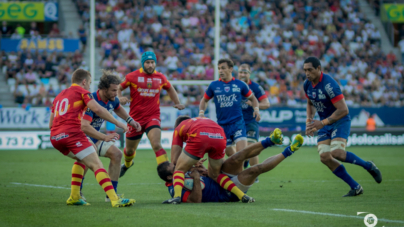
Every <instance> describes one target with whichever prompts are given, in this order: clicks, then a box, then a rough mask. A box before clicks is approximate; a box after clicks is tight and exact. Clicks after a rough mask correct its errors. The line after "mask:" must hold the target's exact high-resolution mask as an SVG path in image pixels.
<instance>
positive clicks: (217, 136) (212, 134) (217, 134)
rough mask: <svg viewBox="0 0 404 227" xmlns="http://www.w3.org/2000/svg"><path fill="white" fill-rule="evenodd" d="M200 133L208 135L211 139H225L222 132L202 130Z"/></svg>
mask: <svg viewBox="0 0 404 227" xmlns="http://www.w3.org/2000/svg"><path fill="white" fill-rule="evenodd" d="M199 135H201V136H208V137H209V138H211V139H223V136H222V134H220V133H210V132H200V133H199Z"/></svg>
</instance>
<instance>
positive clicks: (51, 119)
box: [49, 113, 55, 129]
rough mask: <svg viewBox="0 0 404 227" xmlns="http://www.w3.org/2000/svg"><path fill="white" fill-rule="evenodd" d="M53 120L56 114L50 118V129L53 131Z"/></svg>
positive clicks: (52, 114)
mask: <svg viewBox="0 0 404 227" xmlns="http://www.w3.org/2000/svg"><path fill="white" fill-rule="evenodd" d="M53 118H55V115H54V113H51V114H50V118H49V129H52V125H53Z"/></svg>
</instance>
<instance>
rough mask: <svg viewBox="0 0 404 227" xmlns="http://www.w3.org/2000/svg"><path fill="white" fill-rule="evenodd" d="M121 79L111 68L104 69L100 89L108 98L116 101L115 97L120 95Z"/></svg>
mask: <svg viewBox="0 0 404 227" xmlns="http://www.w3.org/2000/svg"><path fill="white" fill-rule="evenodd" d="M120 83H121V79H120V78H119V76H118V75H116V74H115V73H114V72H112V71H109V70H103V71H102V76H101V78H100V83H99V84H98V89H99V90H100V92H101V93H102V95H103V96H104V97H105V98H107V99H108V100H111V101H114V100H115V97H116V96H117V95H118V88H119V84H120Z"/></svg>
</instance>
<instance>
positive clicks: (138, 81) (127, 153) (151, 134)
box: [118, 51, 185, 177]
mask: <svg viewBox="0 0 404 227" xmlns="http://www.w3.org/2000/svg"><path fill="white" fill-rule="evenodd" d="M141 63H142V68H140V69H138V70H136V71H134V72H131V73H129V74H128V75H126V77H125V81H124V82H122V83H121V85H120V86H119V91H118V96H119V97H120V98H119V100H120V101H121V104H122V105H125V104H126V103H128V102H129V100H128V99H127V98H126V97H122V91H123V90H125V89H126V88H128V87H129V89H130V111H129V115H130V116H131V117H132V118H133V119H134V120H135V121H137V122H139V123H140V125H141V126H142V130H140V131H137V130H135V129H133V128H132V127H131V126H130V125H128V132H127V133H126V147H125V148H124V150H123V156H124V158H125V162H124V164H122V166H121V174H120V176H119V177H122V176H123V175H124V174H125V173H126V171H127V170H128V169H129V168H130V167H131V166H133V163H134V162H133V159H134V158H135V156H136V149H137V147H138V145H139V143H140V140H141V138H142V136H143V133H146V135H147V137H148V138H149V140H150V144H151V146H152V149H153V151H154V154H155V155H156V161H157V165H158V164H160V163H162V162H165V161H168V157H167V152H166V151H165V150H164V149H163V147H162V146H161V127H160V124H161V120H160V92H161V90H162V89H164V90H166V91H167V94H168V95H169V96H170V99H171V100H172V101H173V102H174V104H175V105H174V106H173V107H174V108H177V109H179V110H182V109H184V108H185V106H184V105H182V104H181V103H180V100H179V99H178V95H177V92H176V91H175V88H174V87H173V86H171V84H170V82H169V81H168V80H167V77H166V76H165V75H163V74H162V73H160V72H157V71H156V64H157V58H156V55H155V54H154V53H153V52H151V51H146V52H144V53H143V54H142V59H141Z"/></svg>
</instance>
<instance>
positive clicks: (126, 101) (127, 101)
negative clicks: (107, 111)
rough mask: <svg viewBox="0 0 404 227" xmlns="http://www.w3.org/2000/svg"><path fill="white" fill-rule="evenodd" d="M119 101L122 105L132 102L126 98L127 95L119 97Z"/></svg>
mask: <svg viewBox="0 0 404 227" xmlns="http://www.w3.org/2000/svg"><path fill="white" fill-rule="evenodd" d="M119 103H120V104H121V105H126V104H127V103H130V101H129V99H128V98H126V97H120V98H119Z"/></svg>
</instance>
